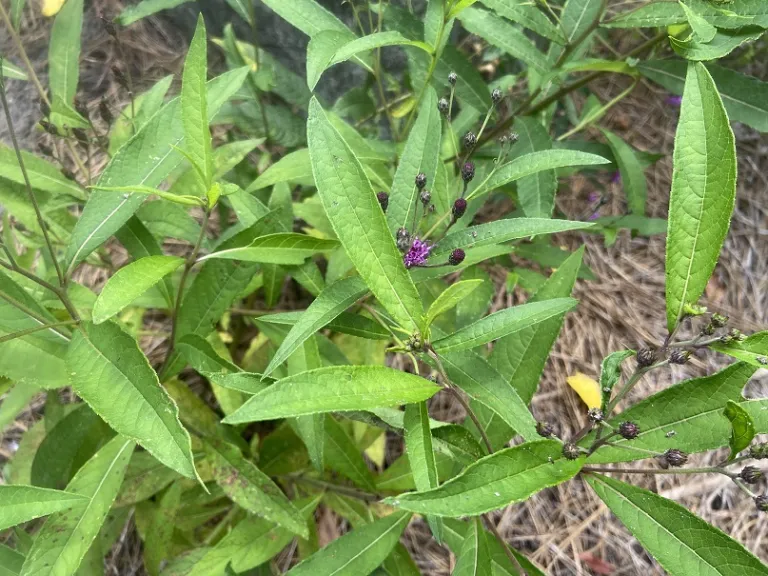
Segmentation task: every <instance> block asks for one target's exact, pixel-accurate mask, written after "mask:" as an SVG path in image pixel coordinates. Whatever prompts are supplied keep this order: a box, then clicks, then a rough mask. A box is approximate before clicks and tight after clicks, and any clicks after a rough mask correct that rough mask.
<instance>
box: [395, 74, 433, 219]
mask: <svg viewBox="0 0 768 576" xmlns="http://www.w3.org/2000/svg"><path fill="white" fill-rule="evenodd" d="M441 134H442V121H441V119H440V111H439V110H438V109H437V94H436V93H435V91H434V90H433V89H432V88H431V87H430V88H428V89H427V90H426V92H425V93H424V97H423V99H422V102H421V106H419V112H418V116H417V117H416V122H415V123H414V125H413V128H411V132H410V133H409V134H408V140H406V142H405V148H404V149H403V153H402V154H401V155H400V163H399V164H398V166H397V171H396V172H395V178H394V180H393V181H392V189H391V191H390V194H389V207H388V208H387V222H388V224H389V229H390V231H391V232H392V233H396V232H397V230H398V229H399V228H402V227H405V228H410V227H412V226H413V219H414V211H418V209H419V204H420V202H419V190H418V188H417V187H416V184H415V180H416V175H417V174H419V173H423V174H424V175H425V176H426V177H427V186H428V187H429V188H432V187H433V186H434V183H435V177H436V174H437V166H438V163H439V159H440V158H439V156H440V139H441Z"/></svg>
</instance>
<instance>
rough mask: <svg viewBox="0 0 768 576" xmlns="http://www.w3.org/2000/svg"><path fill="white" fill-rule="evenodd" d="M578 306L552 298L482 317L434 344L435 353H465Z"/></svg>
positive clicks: (575, 302)
mask: <svg viewBox="0 0 768 576" xmlns="http://www.w3.org/2000/svg"><path fill="white" fill-rule="evenodd" d="M576 304H578V301H577V300H574V299H573V298H555V299H553V300H545V301H543V302H533V303H530V304H523V305H521V306H514V307H512V308H506V309H505V310H500V311H498V312H494V313H493V314H490V315H488V316H486V317H485V318H481V319H480V320H478V321H477V322H473V323H472V324H470V325H469V326H465V327H464V328H461V329H460V330H457V331H456V332H454V333H453V334H451V335H450V336H446V337H445V338H440V339H439V340H437V341H435V342H434V343H433V346H434V348H435V351H436V352H438V353H440V354H441V355H442V354H446V353H448V352H455V351H457V350H467V349H470V348H476V347H478V346H482V345H483V344H487V343H488V342H490V341H491V340H495V339H497V338H502V337H504V336H507V335H509V334H512V333H514V332H517V331H519V330H523V329H524V328H529V327H531V326H535V325H536V324H538V323H540V322H544V321H546V320H549V319H550V318H553V317H555V316H560V315H562V314H565V313H566V312H568V311H569V310H572V309H573V308H575V307H576Z"/></svg>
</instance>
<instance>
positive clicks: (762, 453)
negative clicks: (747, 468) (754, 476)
mask: <svg viewBox="0 0 768 576" xmlns="http://www.w3.org/2000/svg"><path fill="white" fill-rule="evenodd" d="M749 457H750V458H754V459H755V460H763V459H765V458H768V442H761V443H760V444H753V445H752V446H750V447H749Z"/></svg>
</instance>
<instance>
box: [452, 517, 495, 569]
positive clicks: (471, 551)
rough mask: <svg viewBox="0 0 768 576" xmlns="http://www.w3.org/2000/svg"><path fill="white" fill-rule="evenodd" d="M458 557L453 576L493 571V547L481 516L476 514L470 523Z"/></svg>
mask: <svg viewBox="0 0 768 576" xmlns="http://www.w3.org/2000/svg"><path fill="white" fill-rule="evenodd" d="M456 558H457V561H456V567H455V568H454V569H453V576H479V575H480V574H492V573H493V571H492V568H491V549H490V548H489V546H488V538H487V536H486V532H485V530H483V525H482V520H480V517H479V516H476V517H475V518H474V519H473V520H472V522H471V523H470V525H469V530H468V531H467V534H466V535H465V536H464V542H463V543H462V545H461V549H460V550H459V553H458V554H457V556H456Z"/></svg>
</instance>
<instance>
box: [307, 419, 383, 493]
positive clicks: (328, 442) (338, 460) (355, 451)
mask: <svg viewBox="0 0 768 576" xmlns="http://www.w3.org/2000/svg"><path fill="white" fill-rule="evenodd" d="M321 416H324V417H325V430H324V432H325V436H324V439H325V444H324V445H323V455H324V456H323V460H324V462H325V466H326V467H327V468H329V469H330V470H333V471H334V472H338V473H339V474H341V475H342V476H344V477H345V478H349V479H350V480H351V481H352V482H354V483H355V484H356V485H357V486H359V487H360V488H362V489H363V490H367V491H369V492H375V491H376V485H375V483H374V480H373V475H372V474H371V471H370V470H369V469H368V465H367V464H366V462H365V460H364V459H363V455H362V453H361V452H360V449H359V448H358V446H357V444H356V443H355V441H354V440H353V439H352V438H350V436H349V434H347V433H346V432H345V430H344V427H343V426H342V425H341V424H340V423H339V422H337V421H336V419H335V418H334V417H333V416H331V415H330V414H322V415H321Z"/></svg>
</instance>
